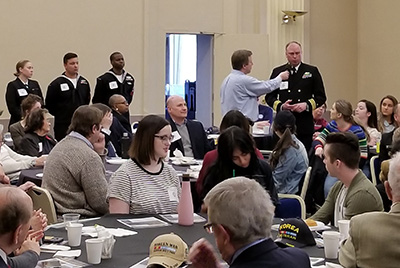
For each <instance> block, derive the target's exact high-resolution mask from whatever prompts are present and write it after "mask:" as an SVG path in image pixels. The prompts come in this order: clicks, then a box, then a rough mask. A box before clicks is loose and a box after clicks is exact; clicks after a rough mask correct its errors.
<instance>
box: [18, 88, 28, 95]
mask: <svg viewBox="0 0 400 268" xmlns="http://www.w3.org/2000/svg"><path fill="white" fill-rule="evenodd" d="M17 90H18V95H19V96H20V97H23V96H27V95H28V92H27V91H26V89H25V88H20V89H17Z"/></svg>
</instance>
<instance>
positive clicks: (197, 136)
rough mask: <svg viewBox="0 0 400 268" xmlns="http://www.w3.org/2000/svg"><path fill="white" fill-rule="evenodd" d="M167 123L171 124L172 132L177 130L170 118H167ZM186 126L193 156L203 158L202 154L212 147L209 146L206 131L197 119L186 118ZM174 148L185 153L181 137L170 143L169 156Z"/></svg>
mask: <svg viewBox="0 0 400 268" xmlns="http://www.w3.org/2000/svg"><path fill="white" fill-rule="evenodd" d="M169 123H170V124H171V128H172V132H174V131H177V128H176V124H175V122H174V121H173V120H172V119H169ZM186 127H187V129H188V133H189V137H190V143H191V145H192V150H193V156H194V158H195V159H203V158H204V155H205V154H206V153H207V152H208V151H211V150H212V149H213V148H212V147H211V143H210V142H209V141H208V139H207V135H206V132H205V131H204V127H203V124H202V123H200V122H199V121H193V120H189V119H188V120H187V121H186ZM175 149H178V150H179V151H181V152H182V154H185V151H184V149H183V143H182V139H179V140H177V141H175V142H173V143H172V144H171V146H170V147H169V150H170V156H174V154H173V153H174V151H175Z"/></svg>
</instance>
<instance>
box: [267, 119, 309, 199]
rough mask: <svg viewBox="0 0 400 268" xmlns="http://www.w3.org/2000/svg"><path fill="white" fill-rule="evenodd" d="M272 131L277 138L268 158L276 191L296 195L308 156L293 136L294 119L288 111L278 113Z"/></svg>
mask: <svg viewBox="0 0 400 268" xmlns="http://www.w3.org/2000/svg"><path fill="white" fill-rule="evenodd" d="M273 130H274V132H275V133H276V135H278V137H279V141H278V143H277V144H276V146H275V148H274V150H273V151H272V154H271V157H270V165H271V168H272V176H273V178H274V182H275V187H276V190H277V191H278V193H282V194H297V193H298V191H299V183H300V180H301V178H302V177H303V176H304V174H305V173H306V171H307V167H308V156H307V152H306V148H305V147H304V145H303V144H302V143H301V141H299V140H298V139H297V138H296V136H295V132H296V118H295V117H294V115H293V114H292V113H291V112H290V111H281V112H279V113H278V114H277V115H276V117H275V120H274V124H273Z"/></svg>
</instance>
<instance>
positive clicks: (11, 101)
mask: <svg viewBox="0 0 400 268" xmlns="http://www.w3.org/2000/svg"><path fill="white" fill-rule="evenodd" d="M15 69H16V72H15V73H14V75H15V76H16V77H17V78H16V79H15V80H14V81H11V82H10V83H8V85H7V90H6V103H7V108H8V111H9V112H10V115H11V118H10V123H9V126H10V125H12V124H14V123H16V122H18V121H20V120H21V118H22V116H21V102H22V101H23V100H24V99H25V98H26V97H27V96H28V94H35V95H38V96H40V98H42V99H43V94H42V90H41V89H40V86H39V83H38V82H37V81H35V80H31V78H32V76H33V65H32V62H30V61H29V60H21V61H19V62H18V63H17V65H16V66H15Z"/></svg>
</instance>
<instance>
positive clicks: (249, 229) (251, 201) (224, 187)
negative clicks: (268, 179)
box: [189, 177, 310, 268]
mask: <svg viewBox="0 0 400 268" xmlns="http://www.w3.org/2000/svg"><path fill="white" fill-rule="evenodd" d="M204 203H205V205H206V206H207V207H208V220H209V223H207V224H206V225H205V226H204V228H205V229H206V230H207V231H208V232H209V233H213V234H214V238H215V241H216V244H217V247H218V250H219V252H220V253H221V256H222V259H223V260H224V261H226V262H227V263H228V264H229V265H230V266H229V267H231V268H239V267H252V268H257V267H273V268H286V267H297V268H303V267H310V259H309V257H308V255H307V254H306V253H305V252H304V251H301V250H300V249H297V248H280V247H278V246H277V245H276V244H275V243H274V241H273V240H272V239H271V225H272V220H273V218H274V210H275V207H274V205H273V204H272V201H271V198H270V196H269V194H268V193H267V192H266V191H265V190H264V188H263V187H262V186H261V185H260V184H259V183H258V182H256V181H254V180H251V179H248V178H245V177H236V178H231V179H228V180H225V181H223V182H221V183H219V184H217V185H216V186H215V187H214V188H213V189H211V191H210V192H209V193H208V194H207V196H206V197H205V199H204ZM189 261H191V262H192V266H193V267H199V268H200V267H201V268H211V267H212V268H217V267H220V264H219V262H218V259H217V257H216V255H215V253H214V249H213V247H212V246H211V244H210V243H209V242H207V241H206V240H205V239H203V238H202V239H200V240H199V241H197V242H195V243H194V244H193V246H192V248H191V249H190V252H189Z"/></svg>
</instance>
